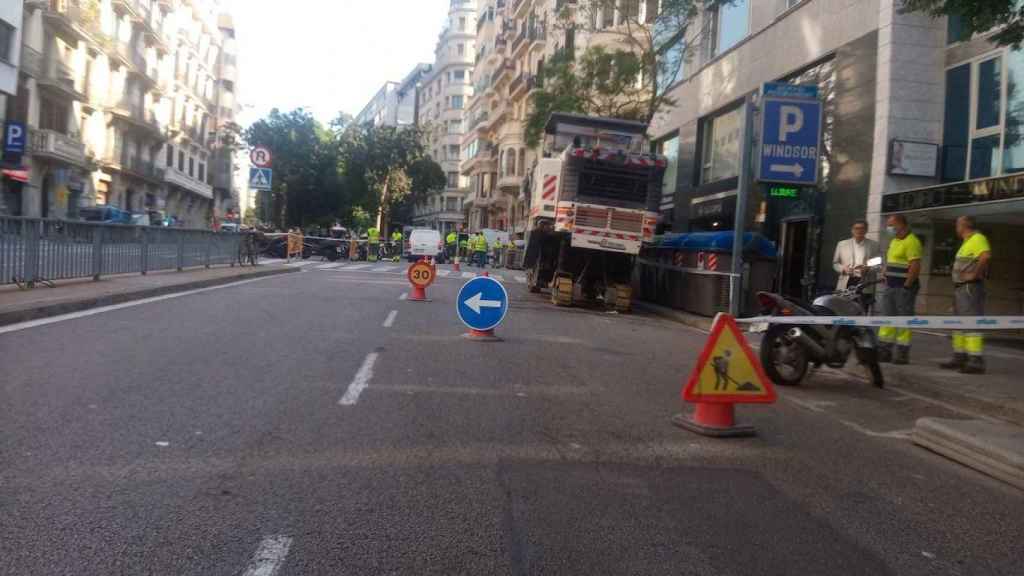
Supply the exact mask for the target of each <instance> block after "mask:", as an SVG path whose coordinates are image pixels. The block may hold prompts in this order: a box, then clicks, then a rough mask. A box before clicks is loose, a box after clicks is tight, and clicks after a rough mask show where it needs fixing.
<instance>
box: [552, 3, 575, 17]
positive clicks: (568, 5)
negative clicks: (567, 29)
mask: <svg viewBox="0 0 1024 576" xmlns="http://www.w3.org/2000/svg"><path fill="white" fill-rule="evenodd" d="M577 4H578V2H577V1H576V0H555V13H556V14H558V13H559V12H561V11H562V10H564V9H566V8H575V7H576V6H577Z"/></svg>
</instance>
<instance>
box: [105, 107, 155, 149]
mask: <svg viewBox="0 0 1024 576" xmlns="http://www.w3.org/2000/svg"><path fill="white" fill-rule="evenodd" d="M107 111H108V112H110V114H111V116H113V117H114V118H115V119H119V120H122V121H123V122H125V123H126V124H128V125H129V126H130V127H133V128H136V129H139V130H143V131H145V132H147V133H149V135H150V136H155V137H156V138H157V139H158V140H164V139H166V136H165V134H164V129H163V126H161V124H160V120H158V119H157V117H156V113H155V112H154V111H152V110H148V109H146V108H145V107H144V106H143V105H142V104H141V103H137V102H129V101H127V100H121V101H120V102H118V103H116V104H114V105H112V106H108V107H107Z"/></svg>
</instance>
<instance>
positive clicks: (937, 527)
mask: <svg viewBox="0 0 1024 576" xmlns="http://www.w3.org/2000/svg"><path fill="white" fill-rule="evenodd" d="M318 267H319V265H318V264H310V265H307V266H305V268H304V270H305V271H304V273H302V274H288V275H284V276H277V277H272V278H267V279H261V280H258V281H250V282H247V283H244V284H240V285H236V286H229V287H223V288H219V289H215V290H208V291H205V292H202V293H198V294H192V295H182V296H180V297H175V298H168V299H165V300H161V301H157V302H148V303H143V304H140V305H137V306H129V307H124V308H120V309H117V310H112V311H105V312H101V313H96V314H91V315H86V316H81V317H76V318H67V319H57V320H56V321H53V322H51V323H48V324H45V325H37V326H33V327H30V328H25V329H17V327H16V328H15V329H13V330H8V331H6V332H0V358H2V372H0V375H2V377H0V574H4V575H6V574H10V575H18V576H26V575H35V574H40V575H57V574H61V575H62V574H74V575H79V576H85V575H93V574H96V575H111V574H132V575H134V574H147V575H148V574H153V575H193V574H194V575H204V576H207V575H253V576H272V575H274V574H280V575H313V574H324V575H340V574H345V575H349V574H373V575H379V574H446V575H447V574H474V575H481V574H487V575H491V574H495V575H500V574H587V575H591V574H702V575H703V574H709V575H736V576H741V575H751V574H815V575H817V574H844V575H849V574H870V575H880V574H921V575H935V574H965V575H968V574H970V575H973V574H1007V575H1009V574H1020V573H1021V563H1020V562H1021V550H1022V543H1021V542H1022V536H1024V533H1022V532H1024V520H1022V519H1024V495H1022V493H1021V492H1019V491H1016V490H1014V489H1012V488H1009V487H1007V486H1005V485H1003V484H1001V483H999V482H997V481H994V480H991V479H988V478H986V477H984V476H982V475H980V474H978V473H976V472H974V471H971V470H968V469H966V468H962V467H959V466H957V465H955V464H952V463H950V462H948V461H946V460H944V459H942V458H941V457H939V456H936V455H934V454H931V453H929V452H927V451H924V450H922V449H920V448H917V447H915V446H913V445H912V444H911V443H910V442H909V441H908V440H907V439H906V434H907V431H908V430H909V428H910V427H911V426H912V424H913V422H914V420H915V419H916V418H917V417H920V416H947V417H948V416H956V415H957V414H956V413H954V412H952V411H951V410H950V409H949V408H947V407H943V406H939V405H935V404H933V403H931V402H928V401H925V400H922V399H919V398H916V397H912V396H908V395H906V394H904V393H902V392H900V391H894V390H884V391H879V390H876V389H873V388H871V387H870V386H868V385H867V384H865V383H863V382H859V381H856V380H848V379H844V378H841V377H838V376H834V375H830V374H819V375H817V376H816V377H815V379H814V380H813V381H812V382H810V383H809V384H808V385H807V386H806V387H804V388H801V389H797V390H783V391H780V392H781V399H780V401H779V403H777V404H776V405H773V406H763V407H752V408H741V409H740V418H741V419H742V420H743V421H744V422H747V423H751V424H754V425H755V426H756V427H757V429H758V432H759V435H758V436H757V437H756V438H751V439H738V440H721V439H710V438H704V437H700V436H695V435H693V434H691V433H689V432H685V431H683V430H680V429H678V428H675V427H674V426H672V425H671V424H670V423H669V419H670V417H671V416H672V415H673V414H674V413H676V412H678V411H679V409H680V403H679V391H680V387H681V384H682V381H683V379H684V378H685V376H686V374H687V373H688V371H689V370H690V369H691V368H692V366H693V363H694V362H695V360H696V356H697V353H698V351H699V349H700V347H701V346H702V345H703V342H704V334H702V333H700V332H697V331H694V330H691V329H688V328H684V327H681V326H679V325H676V324H671V323H668V322H665V321H662V320H659V319H655V318H650V317H644V316H639V315H630V316H626V315H615V314H606V313H602V312H598V311H587V310H563V309H555V308H553V307H551V306H550V305H549V304H548V303H546V302H545V300H544V299H543V298H541V297H539V296H534V295H530V294H528V293H526V290H525V288H524V287H523V285H522V284H521V283H520V282H519V281H518V280H517V278H516V277H517V276H518V273H509V272H500V271H499V273H500V274H502V276H503V277H504V279H505V282H506V284H507V286H508V288H509V291H510V293H511V297H512V306H511V311H510V314H509V318H508V320H507V321H506V323H505V324H504V325H502V326H501V327H500V328H499V329H498V334H499V335H500V336H501V337H503V338H504V341H503V342H499V343H491V344H483V343H477V342H469V341H467V340H465V339H463V338H462V337H461V334H462V333H463V332H464V331H465V330H464V328H463V327H462V326H461V325H460V323H459V321H458V320H457V318H456V316H455V313H454V299H455V295H456V292H457V290H458V287H459V286H460V285H461V282H462V280H461V279H460V278H459V277H458V275H457V274H453V275H450V276H449V277H446V278H439V279H438V282H437V283H436V284H435V285H434V286H433V287H431V289H430V290H429V296H430V297H431V298H432V299H433V301H432V302H429V303H413V302H408V301H405V300H402V299H401V298H402V296H403V294H406V293H407V292H408V291H409V289H408V285H407V284H406V283H405V281H404V277H403V276H402V274H401V273H402V271H403V270H404V268H401V267H398V266H393V267H392V266H390V265H375V266H373V267H363V268H360V269H356V270H352V269H350V268H349V267H348V266H338V267H331V268H330V269H318ZM364 385H365V389H362V386H364ZM354 389H355V390H361V393H360V394H358V395H354V394H353V390H354ZM353 396H356V397H355V399H354V401H353ZM343 397H345V398H348V402H346V403H344V404H343V403H341V402H340V401H341V400H342V398H343Z"/></svg>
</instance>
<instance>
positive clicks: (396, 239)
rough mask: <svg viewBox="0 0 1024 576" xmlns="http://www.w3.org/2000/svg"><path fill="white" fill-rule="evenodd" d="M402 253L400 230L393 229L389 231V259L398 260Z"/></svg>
mask: <svg viewBox="0 0 1024 576" xmlns="http://www.w3.org/2000/svg"><path fill="white" fill-rule="evenodd" d="M401 255H402V231H401V230H395V231H394V232H392V233H391V259H392V260H394V261H395V262H398V261H399V260H400V259H401V258H400V256H401Z"/></svg>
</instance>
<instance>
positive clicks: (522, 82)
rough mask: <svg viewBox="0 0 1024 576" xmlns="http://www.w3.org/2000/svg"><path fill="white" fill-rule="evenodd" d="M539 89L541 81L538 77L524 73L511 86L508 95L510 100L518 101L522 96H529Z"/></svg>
mask: <svg viewBox="0 0 1024 576" xmlns="http://www.w3.org/2000/svg"><path fill="white" fill-rule="evenodd" d="M538 87H540V81H539V79H538V78H537V76H535V75H533V74H529V73H526V72H522V73H520V74H519V76H516V79H515V80H513V81H512V83H511V84H509V87H508V95H509V98H511V99H513V100H516V99H518V98H520V97H522V96H528V95H529V94H530V93H531V92H533V91H534V90H535V89H537V88H538Z"/></svg>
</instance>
